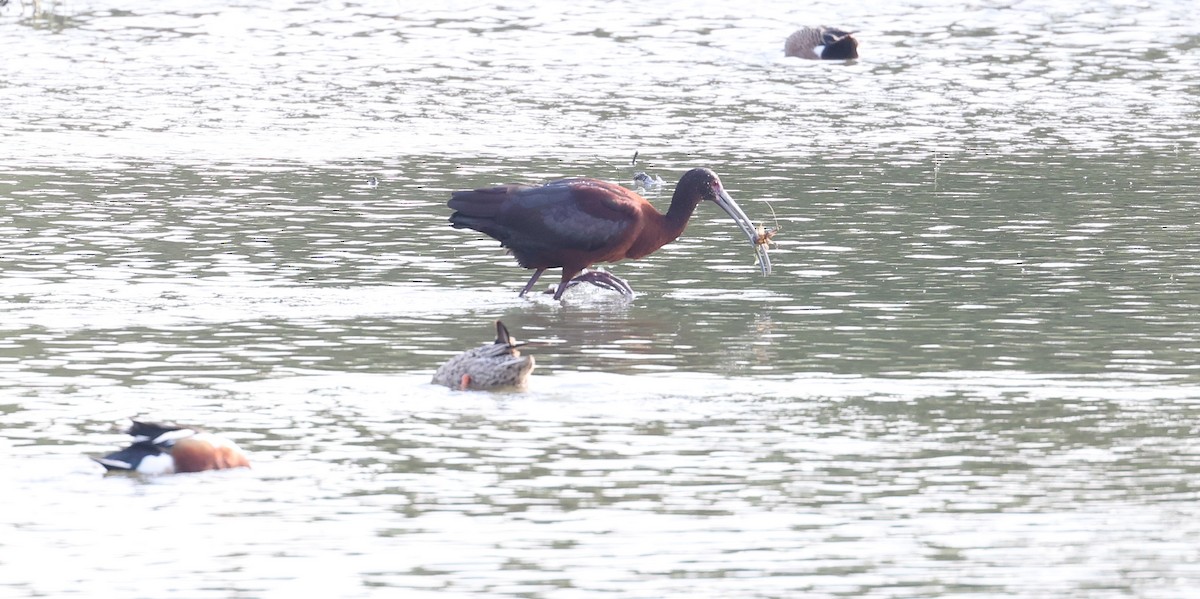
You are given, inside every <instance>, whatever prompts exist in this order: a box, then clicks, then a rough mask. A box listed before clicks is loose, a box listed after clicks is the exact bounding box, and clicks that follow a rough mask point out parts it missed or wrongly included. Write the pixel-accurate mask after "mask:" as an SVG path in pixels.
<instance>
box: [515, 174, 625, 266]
mask: <svg viewBox="0 0 1200 599" xmlns="http://www.w3.org/2000/svg"><path fill="white" fill-rule="evenodd" d="M614 187H615V188H616V189H617V190H619V191H618V192H617V193H627V192H626V190H625V189H624V188H623V187H619V186H616V185H612V184H610V183H603V182H601V181H596V180H592V179H567V180H564V181H556V182H554V183H551V184H549V185H545V186H542V187H535V188H531V189H528V190H525V191H524V192H523V193H522V194H521V195H520V197H519V198H516V199H515V201H512V202H509V203H508V204H507V205H506V206H505V209H504V210H503V211H502V212H501V213H500V214H498V215H497V218H496V220H497V222H498V223H501V224H503V225H504V226H505V227H506V228H508V229H510V230H511V231H513V232H515V233H519V234H518V235H515V236H514V239H513V240H512V241H516V240H517V238H519V239H520V240H521V242H522V243H527V244H533V245H536V246H540V247H543V248H545V249H560V250H576V251H583V252H592V251H597V250H601V249H604V248H607V247H610V246H612V245H613V244H616V243H617V242H618V241H619V240H620V239H621V238H622V237H623V236H624V235H625V234H626V233H627V231H628V229H629V228H630V224H631V223H633V222H636V217H637V208H636V205H635V204H633V203H632V202H627V201H622V200H623V199H624V196H622V195H616V194H614V192H613V189H612V188H614ZM514 249H516V248H514Z"/></svg>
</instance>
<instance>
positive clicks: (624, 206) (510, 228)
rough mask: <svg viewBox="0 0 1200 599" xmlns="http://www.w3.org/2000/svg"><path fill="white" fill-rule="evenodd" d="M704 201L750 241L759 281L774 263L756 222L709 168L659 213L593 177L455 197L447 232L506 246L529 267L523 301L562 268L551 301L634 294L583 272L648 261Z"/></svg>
mask: <svg viewBox="0 0 1200 599" xmlns="http://www.w3.org/2000/svg"><path fill="white" fill-rule="evenodd" d="M702 200H710V201H712V202H713V203H715V204H716V205H717V206H720V207H721V209H722V210H724V211H725V212H726V214H728V215H729V216H730V217H731V218H733V221H734V222H735V223H736V224H737V226H738V227H739V228H741V230H742V232H743V233H745V234H746V237H747V238H748V239H749V240H750V243H751V245H752V246H753V247H754V251H755V253H756V254H757V255H758V260H759V266H760V267H761V268H762V273H763V274H764V275H767V274H770V272H771V260H770V258H769V257H768V256H767V252H766V249H765V248H764V247H763V246H762V245H761V244H759V243H757V241H758V235H756V233H755V230H754V224H753V223H752V222H750V219H749V218H747V217H746V213H745V212H742V209H741V208H739V207H738V205H737V203H736V202H734V201H733V198H731V197H729V194H728V193H726V192H725V189H724V188H723V187H721V179H720V178H718V177H717V174H716V173H714V172H712V171H711V170H709V169H706V168H694V169H692V170H690V171H688V172H686V173H684V174H683V177H681V178H680V179H679V184H678V185H676V186H675V193H674V195H673V196H672V197H671V206H670V208H668V209H667V213H666V214H663V213H661V212H659V211H658V210H655V209H654V206H651V205H650V202H647V201H646V199H645V198H643V197H642V196H640V195H638V194H637V193H635V192H633V191H630V190H629V189H626V188H624V187H621V186H620V185H616V184H614V183H608V182H606V181H599V180H596V179H587V178H575V179H561V180H558V181H553V182H550V183H547V184H545V185H540V186H536V187H530V186H523V185H502V186H499V187H490V188H486V189H476V190H474V191H456V192H454V194H453V195H452V196H451V198H450V204H449V205H450V207H451V208H453V209H454V210H455V212H454V214H452V215H450V224H451V226H453V227H455V228H458V229H474V230H476V231H479V232H480V233H484V234H486V235H489V236H491V237H492V238H494V239H496V240H497V241H499V242H500V245H502V246H504V247H506V248H508V250H509V251H510V252H512V254H513V256H515V257H516V259H517V262H518V263H520V265H521V266H523V267H525V268H530V269H534V273H533V277H531V278H530V279H529V283H527V284H526V285H525V288H524V289H522V290H521V293H520V294H519V295H525V293H526V292H528V291H529V290H530V289H532V288H533V285H534V283H536V282H537V280H538V277H540V276H542V273H543V272H545V270H546V269H547V268H562V280H561V281H559V283H558V287H557V288H556V289H555V291H554V299H559V298H561V297H562V294H563V291H565V290H566V289H567V288H568V287H571V286H573V285H575V284H576V283H579V282H589V283H593V284H595V285H598V286H601V287H606V288H609V289H613V290H616V291H620V292H622V293H625V294H626V295H632V294H633V290H632V289H631V288H630V287H629V285H628V284H627V283H626V282H625V281H622V280H621V279H618V278H617V277H615V276H613V275H611V274H609V273H607V272H603V271H591V272H587V273H584V274H582V275H581V274H580V273H581V272H583V271H584V269H586V268H587V267H589V266H591V265H593V264H596V263H597V262H616V261H618V260H625V259H637V258H641V257H643V256H646V255H648V254H650V253H652V252H654V251H655V250H657V249H658V248H661V247H662V246H664V245H666V244H667V243H669V242H671V241H673V240H675V238H677V237H679V234H680V233H683V229H684V228H685V227H687V223H688V219H690V218H691V216H692V212H694V211H695V210H696V206H697V205H698V204H699V203H700V202H701V201H702Z"/></svg>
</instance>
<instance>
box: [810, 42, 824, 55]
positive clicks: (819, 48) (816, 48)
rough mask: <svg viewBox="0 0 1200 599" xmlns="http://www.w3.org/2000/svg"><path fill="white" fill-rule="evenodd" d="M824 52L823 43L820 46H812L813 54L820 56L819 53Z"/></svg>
mask: <svg viewBox="0 0 1200 599" xmlns="http://www.w3.org/2000/svg"><path fill="white" fill-rule="evenodd" d="M824 53H825V46H824V45H823V44H822V45H820V46H813V54H816V55H817V56H820V55H821V54H824Z"/></svg>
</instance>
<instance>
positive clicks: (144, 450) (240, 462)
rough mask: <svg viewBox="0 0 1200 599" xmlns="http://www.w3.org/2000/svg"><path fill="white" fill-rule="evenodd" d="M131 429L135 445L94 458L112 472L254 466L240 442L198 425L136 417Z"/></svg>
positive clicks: (174, 471)
mask: <svg viewBox="0 0 1200 599" xmlns="http://www.w3.org/2000/svg"><path fill="white" fill-rule="evenodd" d="M127 432H128V433H129V434H130V435H132V436H133V444H132V445H130V446H129V447H126V448H125V449H122V450H120V451H118V452H115V453H110V454H108V455H106V456H104V457H102V458H92V459H93V460H96V461H97V462H99V463H100V465H101V466H104V467H105V468H106V469H107V470H108V471H109V472H122V471H123V472H137V473H139V474H152V475H153V474H173V473H176V472H202V471H205V470H225V469H227V468H249V467H250V460H248V459H247V458H246V454H244V453H242V450H241V449H240V448H239V447H238V446H237V444H236V443H234V442H233V441H230V440H229V439H226V438H224V437H219V436H217V435H214V434H212V433H207V432H204V431H201V430H198V429H194V428H187V427H182V426H175V425H169V424H159V423H154V422H138V421H136V420H135V421H133V425H132V426H130V427H129V430H128V431H127Z"/></svg>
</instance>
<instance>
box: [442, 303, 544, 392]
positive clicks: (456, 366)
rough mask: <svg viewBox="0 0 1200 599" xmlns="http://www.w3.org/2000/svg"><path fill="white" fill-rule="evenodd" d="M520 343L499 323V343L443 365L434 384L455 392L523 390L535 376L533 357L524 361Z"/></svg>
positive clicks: (466, 353) (497, 332)
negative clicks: (453, 389)
mask: <svg viewBox="0 0 1200 599" xmlns="http://www.w3.org/2000/svg"><path fill="white" fill-rule="evenodd" d="M522 345H525V344H524V343H518V342H517V340H516V339H515V338H513V336H512V335H509V334H508V328H507V327H505V326H504V323H502V322H500V321H499V320H497V321H496V340H495V341H494V342H492V343H489V344H487V345H484V346H482V347H477V348H475V349H469V350H467V351H465V352H463V353H461V354H458V355H457V356H454V357H453V358H450V361H449V362H446V363H445V364H442V366H441V368H438V369H437V372H435V373H434V375H433V382H434V383H436V384H438V385H445V386H447V387H452V388H455V389H461V390H464V391H465V390H467V389H503V388H510V389H524V388H525V383H526V382H527V381H528V380H529V373H531V372H533V356H525V357H521V352H520V351H518V350H517V348H518V347H520V346H522Z"/></svg>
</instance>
